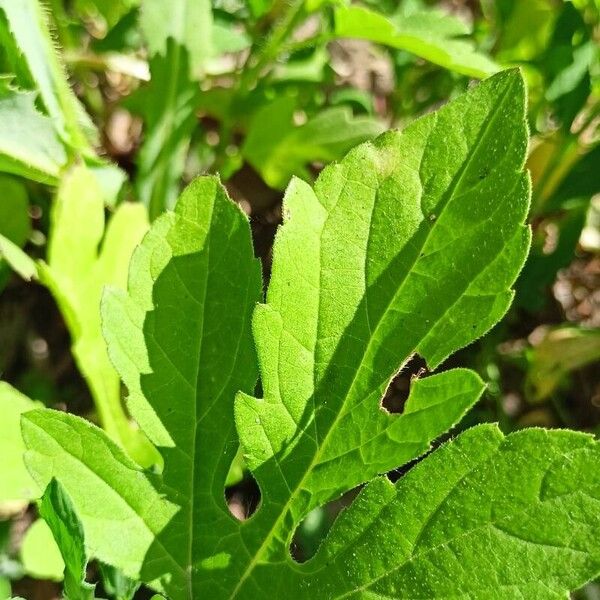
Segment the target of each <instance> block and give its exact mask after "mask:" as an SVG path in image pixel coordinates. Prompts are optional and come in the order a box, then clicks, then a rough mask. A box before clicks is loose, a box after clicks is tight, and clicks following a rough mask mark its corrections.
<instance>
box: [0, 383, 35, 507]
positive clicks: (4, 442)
mask: <svg viewBox="0 0 600 600" xmlns="http://www.w3.org/2000/svg"><path fill="white" fill-rule="evenodd" d="M37 406H39V404H38V403H37V402H33V400H30V399H29V398H27V396H24V395H23V394H21V393H20V392H18V391H17V390H16V389H15V388H13V387H12V386H10V385H9V384H8V383H6V382H4V381H0V414H1V415H2V418H1V419H0V456H1V457H2V462H0V505H4V504H5V503H7V502H11V503H14V502H16V503H17V504H18V505H20V506H21V507H22V505H23V504H26V503H27V502H29V500H31V499H32V498H36V497H37V486H36V485H35V482H34V481H33V480H32V479H31V476H30V475H29V473H28V472H27V469H26V468H25V464H24V463H23V453H24V452H25V444H24V443H23V438H22V437H21V426H20V420H21V415H22V414H23V413H25V412H27V411H28V410H32V409H34V408H36V407H37Z"/></svg>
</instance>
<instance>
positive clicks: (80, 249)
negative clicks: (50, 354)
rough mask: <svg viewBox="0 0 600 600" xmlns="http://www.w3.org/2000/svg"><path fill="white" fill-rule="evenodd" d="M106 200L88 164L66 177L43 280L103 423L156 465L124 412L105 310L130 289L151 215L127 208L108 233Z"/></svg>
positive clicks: (42, 269) (138, 208)
mask: <svg viewBox="0 0 600 600" xmlns="http://www.w3.org/2000/svg"><path fill="white" fill-rule="evenodd" d="M103 200H104V195H103V192H102V190H101V188H100V187H99V184H98V181H97V179H96V178H95V176H94V175H93V174H92V173H91V172H90V171H89V170H88V169H87V168H86V167H83V166H78V167H75V168H74V169H73V170H71V171H70V172H69V173H67V174H66V175H65V176H64V177H63V180H62V182H61V185H60V187H59V189H58V192H57V195H56V200H55V203H54V205H53V208H52V215H51V218H52V227H51V235H50V239H49V244H48V257H47V259H48V264H45V263H42V264H41V266H40V278H41V280H42V282H43V283H44V284H45V285H47V286H48V287H49V288H50V290H51V291H52V294H53V295H54V297H55V298H56V301H57V302H58V304H59V307H60V309H61V312H62V313H63V315H64V317H65V320H66V322H67V325H68V327H69V331H70V333H71V338H72V343H73V354H74V356H75V360H76V361H77V365H78V367H79V369H80V371H81V373H82V374H83V376H84V377H85V379H86V381H87V383H88V385H89V387H90V391H91V393H92V396H93V398H94V400H95V402H96V406H97V409H98V416H99V417H100V422H101V423H102V426H103V427H104V428H105V429H106V431H107V432H108V434H109V435H110V436H111V437H113V439H115V440H117V441H118V442H119V443H120V444H121V445H122V446H123V447H124V448H126V449H127V450H128V451H129V452H130V453H131V455H132V456H133V457H134V458H135V459H136V460H139V461H140V462H141V463H142V464H144V465H149V464H152V463H153V462H154V461H155V460H156V456H155V452H154V450H153V449H152V448H151V446H150V444H149V443H148V441H147V440H146V439H145V438H144V436H142V435H141V434H140V433H139V432H138V431H136V430H135V429H133V428H132V426H131V425H130V423H129V422H128V420H127V417H126V416H125V414H124V412H123V409H122V406H121V397H120V396H121V394H120V384H119V378H118V375H117V373H116V372H115V370H114V368H113V366H112V365H111V363H110V360H109V358H108V354H107V352H106V348H105V346H104V341H103V338H102V331H101V325H100V313H99V307H100V297H101V294H102V289H103V287H104V286H105V285H111V284H112V285H118V286H121V287H125V283H126V279H127V267H128V264H129V259H130V257H131V253H132V252H133V249H134V248H135V246H136V245H137V244H138V242H139V241H140V240H141V238H142V236H143V234H144V232H145V231H146V229H147V227H148V224H147V220H146V212H145V209H144V207H143V206H141V205H139V204H129V203H123V204H121V205H120V206H119V208H118V209H117V210H116V212H115V214H114V215H113V216H112V218H111V220H110V222H109V224H108V226H107V227H106V228H105V223H104V201H103ZM101 241H102V247H101V248H100V249H99V247H98V246H99V244H100V242H101Z"/></svg>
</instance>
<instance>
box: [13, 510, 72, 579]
mask: <svg viewBox="0 0 600 600" xmlns="http://www.w3.org/2000/svg"><path fill="white" fill-rule="evenodd" d="M19 557H20V559H21V564H22V565H23V570H24V571H25V573H27V575H29V576H30V577H35V578H36V579H49V580H50V581H62V580H63V577H64V570H65V562H64V561H63V559H62V556H61V553H60V550H59V548H58V546H57V545H56V542H55V541H54V536H53V535H52V531H50V528H49V527H48V525H47V523H46V521H44V519H37V520H36V521H34V522H33V523H32V524H31V525H30V527H29V529H27V531H26V532H25V535H24V536H23V540H22V542H21V549H20V552H19Z"/></svg>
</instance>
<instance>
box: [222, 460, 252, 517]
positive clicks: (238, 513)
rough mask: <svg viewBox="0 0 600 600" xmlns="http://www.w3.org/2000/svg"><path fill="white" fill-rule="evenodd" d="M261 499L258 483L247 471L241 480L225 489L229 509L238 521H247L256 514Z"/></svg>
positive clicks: (245, 470)
mask: <svg viewBox="0 0 600 600" xmlns="http://www.w3.org/2000/svg"><path fill="white" fill-rule="evenodd" d="M234 463H235V461H234ZM260 498H261V495H260V488H259V487H258V483H257V482H256V479H254V477H253V476H252V474H251V473H250V471H248V470H247V469H244V470H243V475H242V477H241V479H239V480H238V481H236V483H235V484H233V485H229V486H227V487H226V488H225V501H226V502H227V507H228V508H229V512H230V513H231V514H232V515H233V516H234V517H235V518H236V519H237V520H238V521H245V520H246V519H249V518H250V517H251V516H252V515H253V514H254V513H255V512H256V510H257V509H258V506H259V505H260Z"/></svg>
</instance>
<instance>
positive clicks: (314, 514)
mask: <svg viewBox="0 0 600 600" xmlns="http://www.w3.org/2000/svg"><path fill="white" fill-rule="evenodd" d="M361 489H362V486H359V487H357V488H355V489H353V490H350V491H349V492H346V493H345V494H343V495H342V496H341V497H340V498H338V499H336V500H332V501H331V502H328V503H327V504H325V505H324V506H319V507H317V508H315V509H313V510H312V511H311V512H309V513H308V515H306V517H304V519H303V520H302V521H301V522H300V525H298V527H297V528H296V531H295V533H294V537H293V538H292V543H291V545H290V555H291V557H292V559H293V560H295V561H296V562H297V563H305V562H307V561H308V560H310V559H311V558H312V557H313V556H314V555H315V554H316V553H317V550H318V549H319V546H320V545H321V543H322V542H323V540H324V539H325V538H326V537H327V534H328V533H329V530H330V529H331V526H332V525H333V523H334V522H335V520H336V518H337V516H338V515H339V514H340V512H342V510H344V509H345V508H347V507H348V506H350V504H352V502H353V501H354V498H356V496H357V495H358V492H360V490H361Z"/></svg>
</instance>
